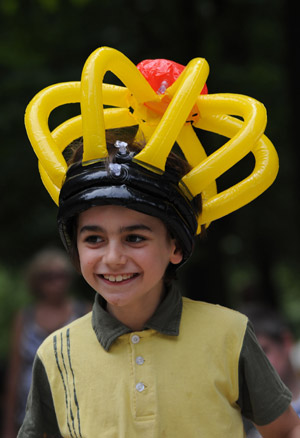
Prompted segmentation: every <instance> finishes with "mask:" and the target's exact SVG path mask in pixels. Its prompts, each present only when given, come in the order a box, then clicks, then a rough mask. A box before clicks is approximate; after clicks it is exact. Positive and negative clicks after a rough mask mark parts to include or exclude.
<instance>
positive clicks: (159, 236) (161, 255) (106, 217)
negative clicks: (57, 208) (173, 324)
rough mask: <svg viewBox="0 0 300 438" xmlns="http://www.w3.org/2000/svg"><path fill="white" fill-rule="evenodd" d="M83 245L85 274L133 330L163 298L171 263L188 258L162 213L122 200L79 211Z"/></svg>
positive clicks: (79, 242)
mask: <svg viewBox="0 0 300 438" xmlns="http://www.w3.org/2000/svg"><path fill="white" fill-rule="evenodd" d="M77 247H78V254H79V259H80V266H81V272H82V275H83V276H84V278H85V279H86V281H87V282H88V283H89V285H90V286H91V287H92V288H93V289H94V290H95V291H97V292H98V293H99V294H100V295H101V296H102V297H103V298H104V299H105V301H106V303H107V311H108V312H109V313H110V314H111V315H113V316H114V317H115V318H116V319H118V320H119V321H121V322H122V323H123V324H125V325H127V326H128V327H130V328H131V329H132V330H141V329H142V328H143V327H144V324H145V322H146V321H147V320H148V319H149V318H150V317H151V316H152V315H153V313H154V312H155V310H156V308H157V307H158V304H159V303H160V302H161V300H162V297H163V294H164V280H163V277H164V274H165V271H166V269H167V266H168V265H169V263H173V264H178V263H179V262H181V260H182V253H181V250H180V249H178V248H177V246H176V242H175V239H174V238H173V239H172V238H171V237H170V236H169V235H168V233H167V230H166V228H165V226H164V224H163V223H162V222H161V221H160V220H159V219H157V218H155V217H152V216H149V215H146V214H143V213H139V212H137V211H134V210H129V209H127V208H124V207H120V206H116V205H111V206H102V207H93V208H91V209H89V210H87V211H85V212H83V213H81V214H80V215H79V219H78V234H77Z"/></svg>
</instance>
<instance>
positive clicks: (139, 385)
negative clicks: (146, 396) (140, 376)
mask: <svg viewBox="0 0 300 438" xmlns="http://www.w3.org/2000/svg"><path fill="white" fill-rule="evenodd" d="M135 387H136V390H137V391H138V392H142V391H144V389H145V385H144V384H143V383H142V382H139V383H137V384H136V385H135Z"/></svg>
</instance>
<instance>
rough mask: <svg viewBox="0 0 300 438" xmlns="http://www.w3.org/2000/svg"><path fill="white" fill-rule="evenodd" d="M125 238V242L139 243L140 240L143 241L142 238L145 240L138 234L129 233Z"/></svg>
mask: <svg viewBox="0 0 300 438" xmlns="http://www.w3.org/2000/svg"><path fill="white" fill-rule="evenodd" d="M126 240H127V242H130V243H140V242H143V241H144V240H146V238H145V237H144V236H140V235H138V234H129V236H127V238H126Z"/></svg>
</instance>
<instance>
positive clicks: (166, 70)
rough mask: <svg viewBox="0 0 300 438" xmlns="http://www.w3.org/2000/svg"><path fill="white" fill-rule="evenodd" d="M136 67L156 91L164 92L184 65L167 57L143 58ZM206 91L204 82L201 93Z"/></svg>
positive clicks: (179, 73)
mask: <svg viewBox="0 0 300 438" xmlns="http://www.w3.org/2000/svg"><path fill="white" fill-rule="evenodd" d="M137 68H138V69H139V71H140V72H141V73H142V75H143V76H144V77H145V78H146V79H147V81H148V82H149V84H150V85H151V87H152V88H153V90H154V91H155V92H156V93H158V94H164V92H165V90H166V89H167V88H168V87H170V86H171V85H172V84H173V82H175V81H176V79H177V78H178V77H179V76H180V75H181V73H182V72H183V70H184V69H185V66H184V65H181V64H178V63H177V62H174V61H169V60H168V59H145V60H144V61H141V62H140V63H139V64H138V65H137ZM207 93H208V91H207V86H206V84H205V85H204V87H203V90H202V91H201V94H207Z"/></svg>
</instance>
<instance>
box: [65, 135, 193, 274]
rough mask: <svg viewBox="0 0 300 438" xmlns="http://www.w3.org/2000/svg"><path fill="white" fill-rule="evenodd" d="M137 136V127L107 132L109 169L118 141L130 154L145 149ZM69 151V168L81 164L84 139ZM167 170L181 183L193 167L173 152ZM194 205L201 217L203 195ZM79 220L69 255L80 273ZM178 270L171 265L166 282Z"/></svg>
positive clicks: (74, 223) (74, 230)
mask: <svg viewBox="0 0 300 438" xmlns="http://www.w3.org/2000/svg"><path fill="white" fill-rule="evenodd" d="M136 134H137V129H136V127H130V128H121V129H114V130H108V131H106V142H107V151H108V157H107V160H106V166H107V168H108V165H109V163H111V162H112V161H113V160H114V157H115V155H116V154H117V153H118V149H117V148H116V147H115V142H116V141H117V140H121V141H125V142H126V143H127V150H128V151H129V152H133V153H138V152H140V151H141V150H142V149H143V147H144V146H145V142H138V141H136ZM68 149H69V150H68V154H69V159H68V166H71V165H73V164H75V163H81V162H82V156H83V141H82V138H80V139H78V140H76V141H75V142H73V144H72V145H70V146H69V148H68ZM166 169H170V170H172V173H175V174H176V178H177V180H178V181H179V180H180V179H181V178H182V177H183V176H184V175H186V174H187V173H188V172H189V171H190V170H191V167H190V165H189V163H188V162H187V161H186V160H184V159H183V158H181V157H180V156H179V155H178V154H177V153H174V152H171V153H170V154H169V156H168V158H167V162H166ZM194 204H195V210H196V212H197V214H198V215H199V214H200V213H201V209H202V202H201V195H198V196H197V197H196V201H194ZM77 218H78V217H77V216H76V217H74V219H73V220H72V224H71V233H70V246H69V254H70V257H71V260H72V262H73V264H74V266H75V267H76V269H77V270H78V271H80V263H79V255H78V250H77V241H76V233H77ZM165 225H166V228H167V231H168V234H169V236H170V237H171V238H175V239H176V236H174V235H173V234H172V232H171V230H170V229H169V227H168V226H167V224H165ZM177 244H178V245H179V247H180V244H179V243H178V239H177ZM176 269H177V266H175V265H172V264H171V263H170V265H169V266H168V268H167V271H166V275H165V281H170V280H171V279H173V278H174V277H175V272H176Z"/></svg>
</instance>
